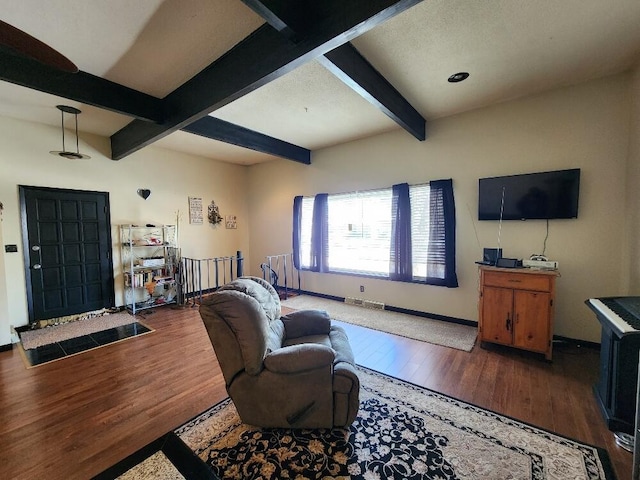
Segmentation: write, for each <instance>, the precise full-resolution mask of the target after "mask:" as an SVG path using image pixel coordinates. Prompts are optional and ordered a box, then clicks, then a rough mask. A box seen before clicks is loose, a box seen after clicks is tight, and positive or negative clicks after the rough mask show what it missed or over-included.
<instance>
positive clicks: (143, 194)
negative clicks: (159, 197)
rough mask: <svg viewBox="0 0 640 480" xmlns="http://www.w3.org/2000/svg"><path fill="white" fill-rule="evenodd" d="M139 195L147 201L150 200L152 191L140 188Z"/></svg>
mask: <svg viewBox="0 0 640 480" xmlns="http://www.w3.org/2000/svg"><path fill="white" fill-rule="evenodd" d="M138 195H140V196H141V197H142V198H144V199H145V200H146V199H147V198H149V195H151V190H149V189H148V188H139V189H138Z"/></svg>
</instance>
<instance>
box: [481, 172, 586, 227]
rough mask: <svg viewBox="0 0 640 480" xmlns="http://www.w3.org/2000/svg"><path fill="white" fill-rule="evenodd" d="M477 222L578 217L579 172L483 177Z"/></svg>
mask: <svg viewBox="0 0 640 480" xmlns="http://www.w3.org/2000/svg"><path fill="white" fill-rule="evenodd" d="M478 186H479V189H478V220H500V210H501V207H502V202H503V193H504V207H503V208H502V219H503V220H529V219H553V218H577V217H578V193H579V190H580V169H579V168H574V169H571V170H556V171H553V172H540V173H528V174H523V175H509V176H506V177H491V178H481V179H480V180H479V181H478Z"/></svg>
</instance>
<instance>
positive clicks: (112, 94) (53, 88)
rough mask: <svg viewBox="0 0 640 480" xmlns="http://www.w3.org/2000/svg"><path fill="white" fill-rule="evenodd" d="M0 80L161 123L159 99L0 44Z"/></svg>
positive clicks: (161, 106)
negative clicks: (46, 61) (46, 63)
mask: <svg viewBox="0 0 640 480" xmlns="http://www.w3.org/2000/svg"><path fill="white" fill-rule="evenodd" d="M0 80H4V81H6V82H10V83H15V84H16V85H21V86H23V87H27V88H31V89H34V90H39V91H41V92H45V93H50V94H51V95H56V96H58V97H63V98H67V99H69V100H75V101H77V102H81V103H84V104H86V105H93V106H94V107H99V108H102V109H105V110H110V111H112V112H116V113H120V114H123V115H127V116H129V117H134V118H136V119H140V120H141V121H145V122H149V121H151V122H158V123H160V122H162V121H163V119H164V115H163V103H162V99H160V98H156V97H153V96H151V95H147V94H146V93H142V92H139V91H138V90H134V89H132V88H129V87H125V86H124V85H120V84H118V83H115V82H111V81H109V80H105V79H104V78H100V77H96V76H95V75H91V74H90V73H87V72H82V71H80V72H77V73H68V72H63V71H61V70H57V69H55V68H52V67H48V66H46V65H43V64H42V63H39V62H37V61H35V60H31V59H29V58H26V57H22V56H19V55H15V54H12V53H8V52H7V50H6V49H4V48H3V47H0Z"/></svg>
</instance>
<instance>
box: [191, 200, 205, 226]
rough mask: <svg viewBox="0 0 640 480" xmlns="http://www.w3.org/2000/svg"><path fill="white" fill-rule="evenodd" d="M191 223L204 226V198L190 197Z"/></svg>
mask: <svg viewBox="0 0 640 480" xmlns="http://www.w3.org/2000/svg"><path fill="white" fill-rule="evenodd" d="M189 223H192V224H194V225H202V197H189Z"/></svg>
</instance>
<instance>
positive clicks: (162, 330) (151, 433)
mask: <svg viewBox="0 0 640 480" xmlns="http://www.w3.org/2000/svg"><path fill="white" fill-rule="evenodd" d="M142 321H143V322H144V323H145V324H147V325H149V326H150V327H152V328H154V329H155V330H156V331H155V332H153V333H151V334H148V335H143V336H141V337H137V338H134V339H129V340H126V341H123V342H120V343H117V344H112V345H108V346H106V347H103V348H100V349H97V350H92V351H89V352H85V353H82V354H80V355H77V356H74V357H69V358H65V359H62V360H58V361H56V362H53V363H50V364H46V365H42V366H39V367H35V368H31V369H27V368H26V367H25V364H24V362H23V359H22V358H21V356H20V354H19V352H18V350H17V349H16V348H14V349H13V350H12V351H7V352H0V382H1V388H2V394H1V396H0V478H1V479H5V478H6V479H34V478H37V479H39V478H47V479H49V480H53V479H65V480H67V479H87V478H91V477H92V476H94V475H97V474H98V473H100V472H102V471H103V470H105V469H106V468H108V467H110V466H111V465H113V464H115V463H116V462H118V461H120V460H122V459H123V458H125V457H127V456H128V455H130V454H131V453H133V452H135V451H136V450H138V449H140V448H141V447H143V446H144V445H146V444H148V443H150V442H151V441H153V440H155V439H156V438H158V437H160V436H161V435H163V434H164V433H166V432H167V431H169V430H171V429H173V428H175V427H177V426H179V425H181V424H182V423H184V422H185V421H187V420H189V419H190V418H192V417H193V416H195V415H196V414H198V413H200V412H201V411H203V410H205V409H206V408H208V407H210V406H211V405H213V404H215V403H217V402H218V401H219V400H221V399H223V398H224V397H225V396H226V393H225V390H224V383H223V379H222V374H221V373H220V369H219V367H218V364H217V360H216V358H215V355H214V353H213V349H212V348H211V345H210V343H209V340H208V337H207V335H206V331H205V329H204V326H203V325H202V322H201V321H200V317H199V315H198V312H197V309H190V308H186V309H171V308H169V307H163V308H161V309H157V310H154V311H153V314H152V315H149V316H147V317H144V318H142ZM342 325H343V326H344V327H345V328H346V329H347V332H348V334H349V338H350V341H351V344H352V346H353V349H354V353H355V356H356V361H357V362H358V363H359V364H360V365H363V366H365V367H369V368H372V369H375V370H378V371H381V372H384V373H387V374H390V375H393V376H396V377H398V378H402V379H404V380H407V381H410V382H413V383H415V384H418V385H422V386H425V387H428V388H431V389H433V390H437V391H439V392H442V393H445V394H448V395H451V396H453V397H456V398H459V399H461V400H464V401H467V402H470V403H473V404H475V405H478V406H481V407H484V408H488V409H491V410H494V411H497V412H499V413H502V414H506V415H509V416H512V417H515V418H517V419H519V420H523V421H526V422H529V423H532V424H534V425H536V426H539V427H542V428H545V429H548V430H552V431H554V432H557V433H559V434H562V435H566V436H569V437H572V438H575V439H577V440H581V441H584V442H587V443H590V444H593V445H596V446H600V447H603V448H605V449H606V450H608V452H609V455H610V457H611V460H612V462H613V464H614V468H615V470H616V473H617V476H618V479H620V480H627V479H630V478H631V460H632V458H631V454H630V453H628V452H626V451H624V450H622V449H620V448H619V447H617V446H616V445H615V442H614V440H613V435H612V434H611V432H609V431H608V430H607V429H606V427H605V425H604V421H603V420H602V417H601V415H600V412H599V411H598V408H597V405H596V402H595V399H594V396H593V393H592V392H591V386H592V385H593V383H594V382H595V380H596V378H597V375H598V353H597V352H595V351H593V350H590V349H580V348H577V347H567V346H559V347H557V348H556V349H555V350H554V357H553V358H554V361H553V363H547V362H545V361H544V359H543V358H542V356H537V355H533V354H528V353H524V352H518V351H516V350H507V349H502V348H495V349H491V350H484V349H481V348H479V346H478V345H476V347H474V349H473V351H472V352H471V353H467V352H462V351H459V350H453V349H450V348H446V347H440V346H437V345H431V344H428V343H424V342H419V341H415V340H411V339H407V338H403V337H397V336H393V335H389V334H385V333H381V332H378V331H375V330H369V329H366V328H362V327H358V326H355V325H349V324H342Z"/></svg>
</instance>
